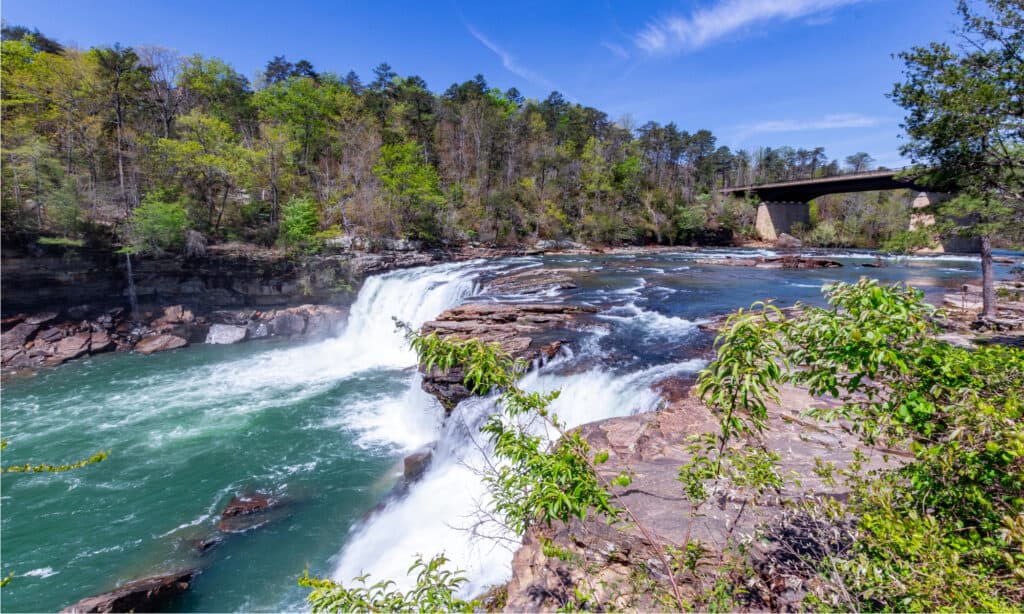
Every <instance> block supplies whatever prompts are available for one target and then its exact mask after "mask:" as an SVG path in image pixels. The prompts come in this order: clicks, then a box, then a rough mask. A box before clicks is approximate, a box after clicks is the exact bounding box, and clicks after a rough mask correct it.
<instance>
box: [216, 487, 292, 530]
mask: <svg viewBox="0 0 1024 614" xmlns="http://www.w3.org/2000/svg"><path fill="white" fill-rule="evenodd" d="M280 503H281V500H280V499H277V498H275V497H271V496H270V495H266V494H263V493H245V494H242V495H235V496H234V497H232V498H231V501H229V502H228V504H227V507H225V508H224V511H223V512H221V514H220V523H219V524H218V525H217V527H218V528H219V529H220V530H221V531H224V532H225V533H242V532H245V531H248V530H250V529H255V528H256V527H258V526H262V525H263V524H266V523H267V522H269V521H270V518H268V517H267V515H266V513H267V512H269V511H271V510H272V509H274V508H276V507H277V506H278V505H279V504H280Z"/></svg>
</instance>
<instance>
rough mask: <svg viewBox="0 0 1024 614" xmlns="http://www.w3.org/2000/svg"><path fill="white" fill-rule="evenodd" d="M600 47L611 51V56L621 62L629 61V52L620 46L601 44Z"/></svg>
mask: <svg viewBox="0 0 1024 614" xmlns="http://www.w3.org/2000/svg"><path fill="white" fill-rule="evenodd" d="M601 46H602V47H604V48H605V49H607V50H608V51H611V52H612V53H613V54H615V55H617V56H618V57H620V58H622V59H623V60H628V59H629V52H628V51H626V49H625V48H624V47H623V46H622V45H616V44H615V43H608V42H604V41H602V42H601Z"/></svg>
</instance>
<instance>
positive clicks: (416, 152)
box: [373, 141, 445, 241]
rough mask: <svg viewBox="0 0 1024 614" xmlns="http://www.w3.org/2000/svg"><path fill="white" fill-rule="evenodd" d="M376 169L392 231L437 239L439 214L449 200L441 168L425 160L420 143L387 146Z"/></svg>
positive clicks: (375, 172) (382, 148)
mask: <svg viewBox="0 0 1024 614" xmlns="http://www.w3.org/2000/svg"><path fill="white" fill-rule="evenodd" d="M373 172H374V174H375V175H376V176H377V178H378V179H379V180H380V183H381V198H382V200H383V202H384V204H385V207H386V210H387V218H388V220H389V225H390V227H391V230H392V232H394V233H401V234H404V235H406V236H408V237H410V238H414V239H425V240H428V241H429V240H435V239H437V238H438V227H437V214H438V212H439V210H440V209H441V207H442V206H443V205H444V202H445V199H444V195H443V194H442V193H441V187H440V181H439V179H438V176H437V171H436V170H435V169H434V167H433V166H431V165H430V164H427V163H425V162H423V158H422V155H421V150H420V147H419V145H417V144H416V143H413V142H410V141H403V142H399V143H392V144H387V145H384V146H383V147H381V150H380V160H379V161H378V162H377V164H376V165H374V167H373Z"/></svg>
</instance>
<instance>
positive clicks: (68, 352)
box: [46, 333, 92, 365]
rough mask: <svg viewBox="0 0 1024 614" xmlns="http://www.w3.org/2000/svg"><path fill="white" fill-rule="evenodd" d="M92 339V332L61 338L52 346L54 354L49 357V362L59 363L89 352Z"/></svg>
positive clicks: (50, 363) (52, 363)
mask: <svg viewBox="0 0 1024 614" xmlns="http://www.w3.org/2000/svg"><path fill="white" fill-rule="evenodd" d="M91 340H92V335H91V334H90V333H76V334H74V335H71V336H70V337H65V338H63V339H61V340H60V341H58V342H57V343H55V344H54V345H53V346H52V354H53V355H52V356H51V357H50V358H49V359H47V361H46V362H47V364H49V365H59V364H60V363H62V362H64V361H67V360H72V359H74V358H78V357H79V356H82V355H83V354H87V353H88V352H89V343H90V341H91Z"/></svg>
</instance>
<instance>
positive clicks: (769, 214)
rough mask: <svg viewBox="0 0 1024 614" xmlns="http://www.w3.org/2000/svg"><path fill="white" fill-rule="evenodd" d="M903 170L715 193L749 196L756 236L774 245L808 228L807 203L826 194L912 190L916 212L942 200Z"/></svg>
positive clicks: (953, 246)
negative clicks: (796, 230) (795, 228)
mask: <svg viewBox="0 0 1024 614" xmlns="http://www.w3.org/2000/svg"><path fill="white" fill-rule="evenodd" d="M905 170H906V169H903V168H901V169H895V170H880V171H867V172H863V173H852V174H849V175H837V176H834V177H818V178H814V179H796V180H792V181H780V182H777V183H765V184H760V185H746V186H736V187H731V188H724V189H722V190H719V193H720V194H722V195H723V196H729V195H740V196H742V195H752V196H755V197H757V199H758V200H759V201H760V204H759V205H758V207H757V222H756V227H757V233H758V235H760V237H761V238H762V239H764V240H766V241H774V240H776V239H778V236H779V235H780V234H782V233H784V232H785V233H788V232H790V231H791V230H792V228H793V226H794V225H796V224H803V225H804V227H807V226H810V223H811V217H810V206H809V205H808V203H809V202H810V201H812V200H814V199H815V198H818V197H819V196H825V195H827V194H845V193H849V192H871V191H875V190H915V191H917V192H918V195H917V197H916V198H915V199H914V202H913V205H912V206H913V208H914V209H919V208H922V207H927V206H928V205H933V204H935V203H937V202H940V201H942V200H945V199H946V198H948V197H949V195H948V194H945V193H939V192H929V191H928V189H927V188H926V187H925V186H922V185H920V184H918V183H916V180H917V179H918V178H917V177H909V176H908V177H903V176H900V175H901V173H903V172H904V171H905ZM934 223H935V219H934V217H933V216H931V215H930V214H914V215H912V216H911V218H910V228H911V230H913V229H914V228H920V227H923V226H930V225H931V224H934ZM928 251H933V252H934V251H960V252H974V251H977V248H976V247H975V246H974V245H973V244H970V242H963V241H947V242H945V243H944V244H942V245H939V244H938V243H937V244H936V245H935V247H934V249H930V250H928Z"/></svg>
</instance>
